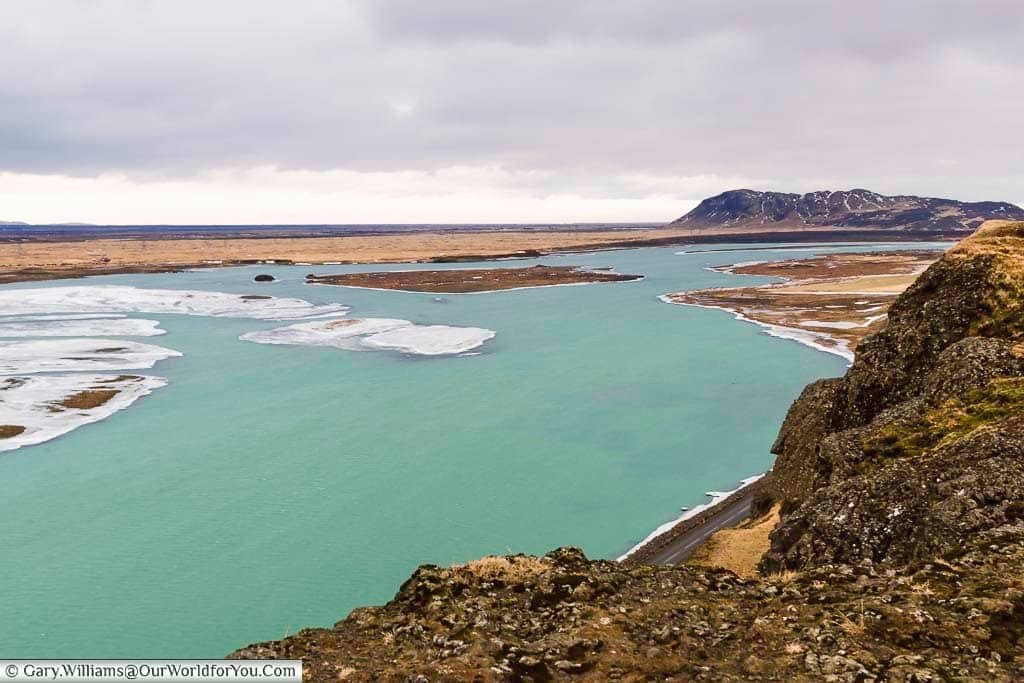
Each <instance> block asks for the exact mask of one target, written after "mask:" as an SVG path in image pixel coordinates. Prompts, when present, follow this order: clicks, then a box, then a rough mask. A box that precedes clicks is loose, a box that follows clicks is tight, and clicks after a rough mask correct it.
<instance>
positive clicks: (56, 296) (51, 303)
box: [0, 285, 348, 320]
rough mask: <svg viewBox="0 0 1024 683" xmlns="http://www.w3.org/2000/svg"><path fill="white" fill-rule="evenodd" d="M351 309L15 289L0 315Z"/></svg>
mask: <svg viewBox="0 0 1024 683" xmlns="http://www.w3.org/2000/svg"><path fill="white" fill-rule="evenodd" d="M346 311H348V307H347V306H342V305H341V304H323V305H316V304H311V303H309V302H308V301H303V300H302V299H290V298H278V297H271V296H263V295H251V294H250V295H238V294H225V293H223V292H203V291H188V290H176V289H139V288H137V287H123V286H118V285H95V286H81V287H49V288H45V289H15V290H8V291H2V292H0V315H33V314H50V313H182V314H185V315H207V316H215V317H224V318H255V319H258V320H301V319H303V318H310V317H313V316H322V315H327V314H333V315H342V314H344V313H345V312H346Z"/></svg>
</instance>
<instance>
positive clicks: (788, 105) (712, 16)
mask: <svg viewBox="0 0 1024 683" xmlns="http://www.w3.org/2000/svg"><path fill="white" fill-rule="evenodd" d="M2 10H3V11H2V17H0V46H2V49H0V219H5V220H26V221H32V222H46V221H53V222H59V221H88V222H97V223H133V222H145V223H154V222H162V223H203V222H215V223H282V222H283V223H315V222H330V223H353V222H357V223H367V222H526V221H529V222H546V221H557V222H564V221H595V222H601V221H668V220H671V219H674V218H676V217H677V216H678V215H680V214H682V213H684V212H685V211H687V210H688V209H690V208H691V207H692V206H693V205H694V204H695V203H696V201H698V200H699V199H701V198H702V197H704V196H707V195H710V194H715V193H718V192H721V191H723V190H726V189H730V188H734V187H751V188H754V189H773V190H784V191H791V192H805V191H811V190H815V189H845V188H851V187H866V188H869V189H873V190H877V191H879V192H883V193H888V194H895V193H906V194H924V195H931V196H950V197H954V198H958V199H966V200H982V199H992V200H1006V201H1014V202H1017V203H1024V119H1022V111H1024V94H1022V93H1024V50H1022V49H1021V36H1024V2H1022V1H1021V0H959V1H956V2H952V1H949V0H919V1H910V0H889V1H887V2H882V1H877V2H876V1H871V0H862V1H860V2H853V1H849V2H838V1H834V2H833V1H829V0H807V1H796V0H774V1H771V2H768V1H766V0H751V1H750V2H730V1H727V0H707V1H703V0H702V1H692V0H629V1H628V2H624V1H623V0H613V1H605V0H523V1H518V2H517V1H513V0H502V1H500V2H499V1H495V2H481V1H480V0H365V1H360V0H350V1H347V2H346V1H342V0H330V1H327V0H323V1H321V0H281V1H271V0H217V1H216V2H213V1H210V0H203V1H191V0H109V1H108V0H67V1H60V0H47V1H46V2H38V1H32V0H22V1H18V0H5V1H4V3H3V7H2Z"/></svg>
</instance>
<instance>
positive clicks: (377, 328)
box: [239, 318, 495, 356]
mask: <svg viewBox="0 0 1024 683" xmlns="http://www.w3.org/2000/svg"><path fill="white" fill-rule="evenodd" d="M494 334H495V333H494V332H493V331H492V330H485V329H482V328H479V327H449V326H448V325H417V324H415V323H412V322H410V321H408V320H399V319H395V318H364V319H358V318H342V319H336V320H324V321H316V322H309V323H298V324H296V325H289V326H287V327H278V328H276V329H273V330H264V331H259V332H247V333H246V334H243V335H242V336H240V337H239V339H241V340H243V341H251V342H256V343H257V344H295V345H302V346H333V347H335V348H339V349H346V350H348V351H370V350H391V351H400V352H402V353H409V354H413V355H419V356H441V355H451V354H457V353H464V352H466V351H471V350H472V349H475V348H477V347H478V346H480V345H482V344H483V343H484V342H485V341H487V340H488V339H491V338H492V337H494Z"/></svg>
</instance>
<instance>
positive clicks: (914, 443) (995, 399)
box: [763, 224, 1024, 571]
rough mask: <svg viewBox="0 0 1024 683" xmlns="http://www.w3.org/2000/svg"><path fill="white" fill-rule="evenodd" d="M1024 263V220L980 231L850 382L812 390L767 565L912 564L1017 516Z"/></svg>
mask: <svg viewBox="0 0 1024 683" xmlns="http://www.w3.org/2000/svg"><path fill="white" fill-rule="evenodd" d="M1022 264H1024V225H1022V224H1016V225H1014V226H1005V227H1002V228H993V229H988V230H983V231H981V232H979V233H978V235H976V236H975V237H973V238H971V239H969V240H966V241H964V242H963V243H961V244H960V245H959V246H958V247H956V248H955V249H953V250H951V251H950V252H949V253H948V254H947V255H946V257H945V258H943V259H942V260H941V261H940V262H938V263H936V264H935V265H934V266H932V267H931V268H930V269H929V270H927V271H926V272H925V273H924V274H923V275H922V276H921V277H920V278H919V279H918V280H917V282H916V283H915V284H914V285H913V286H912V287H911V288H910V289H908V290H907V291H906V292H905V293H904V294H903V295H902V296H901V297H900V298H899V299H898V300H897V301H896V303H895V304H894V305H893V306H892V308H890V311H889V324H888V326H887V327H886V328H885V329H884V330H883V331H881V332H879V333H877V334H876V335H874V336H872V337H868V338H867V339H866V340H865V341H864V343H863V344H861V346H860V347H859V349H858V355H857V358H856V360H855V362H854V364H853V366H852V367H851V368H850V370H849V372H847V374H846V376H845V377H843V378H840V379H836V380H825V381H823V382H819V383H817V384H815V385H811V387H809V388H808V389H807V390H805V392H804V394H803V395H802V396H801V397H800V398H799V399H798V400H797V401H796V403H795V404H794V405H793V407H792V408H791V409H790V412H789V415H788V417H787V418H786V421H785V423H784V425H783V428H782V431H781V433H780V435H779V439H778V441H777V442H776V444H775V447H774V450H775V452H776V453H777V454H778V460H777V461H776V466H775V470H774V472H773V473H772V475H771V477H769V479H768V480H767V481H766V483H765V486H764V489H763V490H765V491H767V492H768V493H769V494H770V495H772V496H774V497H776V498H777V499H781V500H782V501H783V502H784V514H783V519H782V523H781V524H780V526H779V528H778V529H777V530H776V531H775V532H774V534H773V536H772V548H771V550H770V551H769V553H768V554H767V555H766V556H765V558H764V560H763V566H764V568H765V569H766V570H768V571H774V570H779V569H783V568H790V569H793V568H803V567H807V566H810V565H818V564H827V563H836V562H858V561H861V560H870V561H872V562H890V563H906V562H910V561H913V560H918V559H924V558H928V557H934V556H936V555H942V554H944V553H948V552H951V551H953V550H955V549H956V548H957V547H959V546H960V545H962V544H964V543H966V542H967V541H968V540H969V539H970V538H971V537H973V536H974V535H975V534H977V533H978V532H980V531H984V530H988V529H994V528H998V527H1000V526H1003V525H1005V524H1012V523H1015V522H1016V520H1017V518H1018V517H1019V511H1018V510H1019V508H1020V507H1021V506H1022V505H1024V345H1021V340H1022V339H1024V309H1022V303H1024V267H1022ZM786 513H788V514H786Z"/></svg>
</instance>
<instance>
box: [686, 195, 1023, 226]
mask: <svg viewBox="0 0 1024 683" xmlns="http://www.w3.org/2000/svg"><path fill="white" fill-rule="evenodd" d="M986 220H1013V221H1019V220H1024V209H1021V208H1020V207H1019V206H1016V205H1014V204H1010V203H1007V202H960V201H956V200H953V199H937V198H932V197H914V196H907V195H900V196H892V197H890V196H886V195H881V194H878V193H877V192H872V191H870V190H862V189H855V190H840V191H830V190H821V191H818V192H808V193H807V194H789V193H783V192H758V191H755V190H729V191H728V192H723V193H722V194H720V195H716V196H714V197H709V198H708V199H705V200H704V201H702V202H701V203H700V204H698V205H697V207H696V208H694V209H693V210H692V211H690V212H689V213H687V214H686V215H685V216H682V217H681V218H679V219H677V220H676V221H675V222H674V225H679V226H681V227H688V228H694V229H698V230H713V229H718V230H731V231H740V232H742V231H744V230H746V231H752V230H756V231H761V230H772V231H779V230H791V229H796V230H799V229H807V228H825V227H828V228H834V229H845V230H857V231H861V230H890V231H899V232H909V233H934V234H948V235H953V236H956V235H959V236H961V237H963V236H966V235H969V234H970V233H971V232H972V231H974V230H975V229H976V228H977V227H978V226H980V225H981V224H982V223H983V222H984V221H986Z"/></svg>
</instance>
